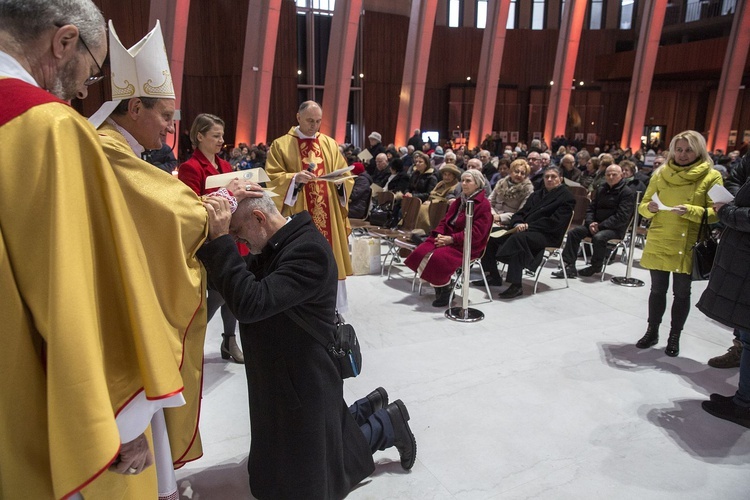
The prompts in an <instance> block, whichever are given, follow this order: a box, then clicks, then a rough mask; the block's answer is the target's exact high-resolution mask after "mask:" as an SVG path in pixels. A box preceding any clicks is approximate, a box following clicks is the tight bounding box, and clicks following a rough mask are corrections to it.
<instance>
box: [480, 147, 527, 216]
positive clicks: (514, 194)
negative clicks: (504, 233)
mask: <svg viewBox="0 0 750 500" xmlns="http://www.w3.org/2000/svg"><path fill="white" fill-rule="evenodd" d="M529 171H530V170H529V164H528V163H526V160H522V159H519V160H514V161H513V163H511V164H510V174H509V175H507V176H506V177H504V178H502V179H501V180H500V181H499V182H498V183H497V185H496V186H495V189H493V190H492V193H491V194H490V205H491V206H492V219H493V222H494V223H496V224H501V225H504V224H507V223H508V222H510V218H511V217H512V216H513V214H514V213H516V212H518V210H520V208H521V207H522V206H523V205H524V203H526V200H528V199H529V196H531V193H533V192H534V186H533V185H532V184H531V181H530V180H529Z"/></svg>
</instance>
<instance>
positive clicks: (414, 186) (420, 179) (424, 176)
mask: <svg viewBox="0 0 750 500" xmlns="http://www.w3.org/2000/svg"><path fill="white" fill-rule="evenodd" d="M437 183H438V180H437V177H435V169H433V168H432V167H429V168H427V170H425V171H424V173H421V174H420V173H419V172H418V171H417V170H414V173H413V174H411V179H409V189H407V192H408V193H411V195H412V196H414V197H415V198H419V199H420V200H422V201H427V198H429V197H430V193H431V192H432V190H433V189H435V186H437Z"/></svg>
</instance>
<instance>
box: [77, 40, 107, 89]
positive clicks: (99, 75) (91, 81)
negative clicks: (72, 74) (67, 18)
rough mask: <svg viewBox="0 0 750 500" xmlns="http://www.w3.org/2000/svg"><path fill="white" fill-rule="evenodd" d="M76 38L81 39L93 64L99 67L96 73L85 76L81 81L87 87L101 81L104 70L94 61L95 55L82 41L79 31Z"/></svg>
mask: <svg viewBox="0 0 750 500" xmlns="http://www.w3.org/2000/svg"><path fill="white" fill-rule="evenodd" d="M78 39H79V40H80V41H81V43H82V44H83V46H84V47H85V48H86V51H87V52H88V53H89V55H90V56H91V59H93V60H94V64H96V67H97V68H98V69H99V72H98V73H97V74H95V75H94V76H90V77H88V78H86V81H85V82H83V84H84V85H85V86H87V87H89V86H91V85H93V84H95V83H96V82H99V81H101V80H102V79H103V78H104V77H105V74H104V70H102V67H101V66H99V63H98V62H96V57H94V54H92V53H91V49H89V46H88V45H86V42H84V41H83V37H82V36H81V34H80V33H79V34H78Z"/></svg>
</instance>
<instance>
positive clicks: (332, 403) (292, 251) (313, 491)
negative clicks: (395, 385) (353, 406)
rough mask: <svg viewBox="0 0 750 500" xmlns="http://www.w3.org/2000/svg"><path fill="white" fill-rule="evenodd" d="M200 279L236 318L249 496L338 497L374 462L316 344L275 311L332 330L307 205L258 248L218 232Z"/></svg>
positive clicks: (329, 294) (319, 249) (333, 270)
mask: <svg viewBox="0 0 750 500" xmlns="http://www.w3.org/2000/svg"><path fill="white" fill-rule="evenodd" d="M198 257H199V258H200V259H201V261H203V263H204V265H205V266H206V270H207V271H208V276H209V284H210V285H211V287H212V288H215V289H216V290H218V291H219V292H220V293H221V295H222V296H223V297H224V299H225V300H226V303H227V305H228V306H229V309H230V310H231V311H232V313H234V315H235V316H236V317H237V319H238V321H239V322H240V334H241V337H242V348H243V351H244V353H245V371H246V373H247V382H248V397H249V406H250V422H251V440H250V456H249V460H248V472H249V476H250V489H251V491H252V494H253V495H254V496H255V497H257V498H259V499H294V500H297V499H300V498H305V499H312V498H314V499H333V498H336V499H338V498H343V497H344V496H346V495H347V494H348V493H349V491H350V490H351V489H352V487H353V486H355V485H356V484H357V483H359V482H360V481H361V480H362V479H364V478H366V477H367V476H369V475H370V474H371V473H372V471H373V470H374V464H373V461H372V454H371V452H370V449H369V445H368V443H367V441H366V440H365V438H364V435H363V434H362V431H361V430H360V429H359V426H358V425H357V423H356V422H355V421H354V418H353V417H352V416H351V414H350V413H349V410H348V408H347V406H346V404H345V403H344V398H343V382H342V380H341V376H340V374H339V372H338V369H337V368H336V366H335V365H334V361H333V360H332V359H331V357H330V356H329V354H328V353H327V352H326V350H325V348H324V347H323V346H322V345H321V344H320V343H318V342H317V341H316V340H315V339H313V337H312V336H311V335H310V334H309V333H307V332H306V331H305V330H303V329H302V328H301V327H300V326H298V325H297V324H296V323H295V322H294V321H293V320H292V319H291V318H290V317H289V316H287V315H286V314H285V313H284V311H286V310H288V309H294V310H295V311H296V312H297V313H298V314H299V315H300V316H301V317H303V318H304V319H306V320H307V322H308V323H309V324H310V325H312V326H313V328H315V329H316V330H317V331H319V332H321V333H322V334H323V335H324V336H325V337H328V338H331V339H332V338H333V332H334V328H335V327H334V323H333V321H334V316H335V307H336V290H337V273H338V271H337V267H336V262H335V260H334V258H333V252H332V251H331V245H330V244H329V243H328V241H327V240H326V239H325V238H324V237H323V235H322V234H321V233H320V232H319V231H318V230H317V228H316V227H315V226H314V225H313V224H312V219H311V218H310V214H309V213H308V212H301V213H299V214H297V215H295V216H294V217H293V218H292V220H291V221H290V222H289V223H287V224H286V225H285V226H284V227H282V228H281V229H280V230H279V231H277V232H276V234H274V235H273V236H272V237H271V238H270V240H269V241H268V244H267V245H266V247H265V248H264V249H263V251H262V253H261V254H260V255H248V256H247V257H246V258H245V259H246V260H243V258H242V257H240V255H239V253H238V252H237V249H236V246H235V243H234V241H233V240H232V238H231V237H229V236H222V237H220V238H217V239H216V240H213V241H211V242H209V243H207V244H206V245H204V246H203V247H202V248H201V249H200V250H199V251H198Z"/></svg>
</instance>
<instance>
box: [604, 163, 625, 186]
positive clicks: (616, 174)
mask: <svg viewBox="0 0 750 500" xmlns="http://www.w3.org/2000/svg"><path fill="white" fill-rule="evenodd" d="M604 175H605V176H606V178H607V184H609V187H613V186H616V185H617V183H618V182H620V181H621V180H622V169H621V168H620V166H619V165H610V166H608V167H607V170H606V171H605V173H604Z"/></svg>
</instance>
